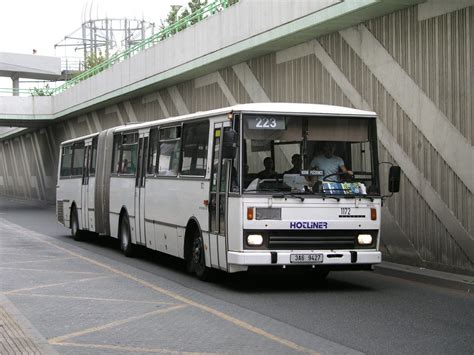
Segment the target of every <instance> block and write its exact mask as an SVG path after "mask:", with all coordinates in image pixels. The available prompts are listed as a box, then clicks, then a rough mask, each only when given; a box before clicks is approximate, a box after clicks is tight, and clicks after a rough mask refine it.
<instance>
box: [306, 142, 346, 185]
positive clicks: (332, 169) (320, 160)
mask: <svg viewBox="0 0 474 355" xmlns="http://www.w3.org/2000/svg"><path fill="white" fill-rule="evenodd" d="M335 151H336V145H335V144H334V143H332V142H325V143H324V144H323V146H322V154H319V155H317V156H316V157H314V158H313V160H311V163H310V167H311V169H319V170H323V171H324V176H328V175H331V174H336V173H347V174H349V175H353V172H352V171H350V170H348V169H347V168H346V166H345V164H344V160H342V158H341V157H338V156H337V155H334V152H335ZM325 180H328V181H336V182H337V181H339V180H340V179H339V176H337V175H334V176H331V177H329V178H327V179H325Z"/></svg>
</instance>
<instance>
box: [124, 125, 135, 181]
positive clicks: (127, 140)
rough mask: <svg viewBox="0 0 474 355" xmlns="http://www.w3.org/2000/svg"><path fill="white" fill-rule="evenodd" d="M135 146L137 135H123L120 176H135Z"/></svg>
mask: <svg viewBox="0 0 474 355" xmlns="http://www.w3.org/2000/svg"><path fill="white" fill-rule="evenodd" d="M137 145H138V133H129V134H124V135H123V140H122V146H121V153H122V154H121V172H122V174H130V175H132V174H133V175H135V173H136V171H137V159H138V157H137Z"/></svg>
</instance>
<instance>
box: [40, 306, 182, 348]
mask: <svg viewBox="0 0 474 355" xmlns="http://www.w3.org/2000/svg"><path fill="white" fill-rule="evenodd" d="M185 307H187V305H185V304H178V305H176V306H171V307H168V308H164V309H158V310H155V311H152V312H147V313H144V314H140V315H138V316H132V317H129V318H125V319H120V320H116V321H113V322H110V323H107V324H103V325H99V326H97V327H92V328H88V329H84V330H80V331H78V332H74V333H70V334H65V335H61V336H59V337H56V338H52V339H49V343H50V344H52V345H56V344H57V343H61V342H63V341H64V340H68V339H71V338H76V337H79V336H82V335H86V334H90V333H96V332H99V331H101V330H104V329H109V328H113V327H117V326H119V325H123V324H126V323H130V322H133V321H135V320H139V319H143V318H146V317H150V316H154V315H157V314H163V313H168V312H172V311H176V310H178V309H182V308H185Z"/></svg>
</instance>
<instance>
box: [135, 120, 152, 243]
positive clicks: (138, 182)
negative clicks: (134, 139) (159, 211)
mask: <svg viewBox="0 0 474 355" xmlns="http://www.w3.org/2000/svg"><path fill="white" fill-rule="evenodd" d="M138 134H139V136H138V160H137V163H138V166H137V173H136V177H135V239H136V243H137V244H140V245H145V246H146V236H145V184H146V167H147V158H148V141H149V137H150V129H149V128H145V129H143V130H140V131H139V132H138Z"/></svg>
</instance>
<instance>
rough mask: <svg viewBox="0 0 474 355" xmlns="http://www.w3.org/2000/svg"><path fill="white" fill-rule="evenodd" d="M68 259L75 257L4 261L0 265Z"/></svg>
mask: <svg viewBox="0 0 474 355" xmlns="http://www.w3.org/2000/svg"><path fill="white" fill-rule="evenodd" d="M68 259H74V257H70V256H69V257H65V258H52V259H41V260H27V261H12V262H2V263H0V266H3V265H16V264H28V263H46V262H50V261H56V260H68Z"/></svg>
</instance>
